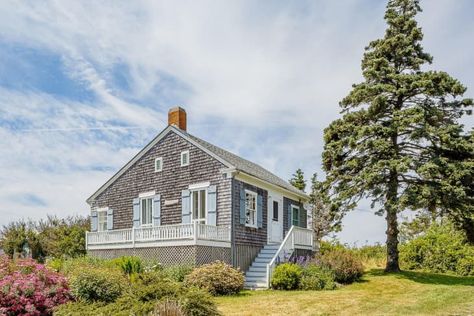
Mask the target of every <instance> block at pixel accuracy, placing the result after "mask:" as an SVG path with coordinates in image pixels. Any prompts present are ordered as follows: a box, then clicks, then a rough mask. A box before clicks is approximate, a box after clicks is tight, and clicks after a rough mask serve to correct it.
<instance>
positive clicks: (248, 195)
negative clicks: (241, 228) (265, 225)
mask: <svg viewBox="0 0 474 316" xmlns="http://www.w3.org/2000/svg"><path fill="white" fill-rule="evenodd" d="M245 216H246V218H245V226H250V227H257V193H255V192H252V191H247V190H245Z"/></svg>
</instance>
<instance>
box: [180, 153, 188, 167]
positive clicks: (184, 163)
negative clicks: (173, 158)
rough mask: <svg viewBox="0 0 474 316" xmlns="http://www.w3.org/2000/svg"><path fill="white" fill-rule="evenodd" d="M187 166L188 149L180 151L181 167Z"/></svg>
mask: <svg viewBox="0 0 474 316" xmlns="http://www.w3.org/2000/svg"><path fill="white" fill-rule="evenodd" d="M184 166H189V150H186V151H183V152H181V167H184Z"/></svg>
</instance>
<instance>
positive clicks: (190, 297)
mask: <svg viewBox="0 0 474 316" xmlns="http://www.w3.org/2000/svg"><path fill="white" fill-rule="evenodd" d="M179 304H180V305H181V308H182V309H183V311H184V313H185V314H186V315H192V316H219V315H221V313H220V312H219V311H218V310H217V306H216V304H215V303H214V301H213V300H212V297H211V296H210V295H209V293H207V292H204V291H202V290H199V289H197V288H189V289H186V290H185V291H184V292H183V293H182V294H181V295H180V298H179Z"/></svg>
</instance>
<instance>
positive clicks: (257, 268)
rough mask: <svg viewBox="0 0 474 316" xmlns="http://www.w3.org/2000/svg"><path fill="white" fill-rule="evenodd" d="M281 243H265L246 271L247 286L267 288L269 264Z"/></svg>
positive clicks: (249, 287) (250, 287) (248, 287)
mask: <svg viewBox="0 0 474 316" xmlns="http://www.w3.org/2000/svg"><path fill="white" fill-rule="evenodd" d="M279 247H280V244H267V245H265V246H264V247H263V248H262V249H261V250H260V252H259V254H258V255H257V257H256V258H255V260H254V261H253V263H252V265H251V266H250V268H249V269H248V270H247V273H245V285H244V286H245V288H247V289H267V288H268V281H267V265H268V264H269V263H270V261H271V260H272V258H273V257H274V256H275V254H276V253H277V251H278V248H279Z"/></svg>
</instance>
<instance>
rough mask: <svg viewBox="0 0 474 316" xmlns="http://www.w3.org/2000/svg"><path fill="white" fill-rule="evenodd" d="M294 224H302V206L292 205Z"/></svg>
mask: <svg viewBox="0 0 474 316" xmlns="http://www.w3.org/2000/svg"><path fill="white" fill-rule="evenodd" d="M291 218H292V225H294V226H299V224H300V208H299V207H298V206H296V205H292V206H291Z"/></svg>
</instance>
